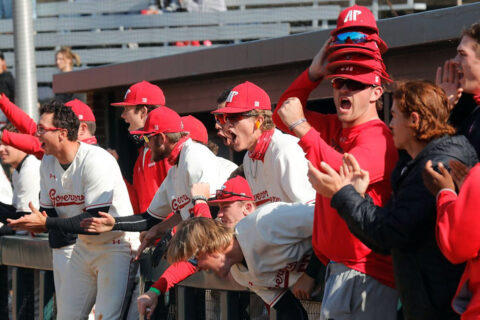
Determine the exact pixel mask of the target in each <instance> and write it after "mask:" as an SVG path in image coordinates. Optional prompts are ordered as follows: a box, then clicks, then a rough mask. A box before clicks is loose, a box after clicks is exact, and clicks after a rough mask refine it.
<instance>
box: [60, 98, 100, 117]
mask: <svg viewBox="0 0 480 320" xmlns="http://www.w3.org/2000/svg"><path fill="white" fill-rule="evenodd" d="M65 106H67V107H70V108H72V111H73V112H74V113H75V114H76V115H77V118H78V120H80V121H93V122H95V116H94V115H93V112H92V109H91V108H90V107H89V106H88V105H86V104H85V103H83V102H82V101H80V100H78V99H74V100H70V101H68V102H66V103H65Z"/></svg>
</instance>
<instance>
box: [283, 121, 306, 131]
mask: <svg viewBox="0 0 480 320" xmlns="http://www.w3.org/2000/svg"><path fill="white" fill-rule="evenodd" d="M304 122H307V119H305V118H302V119H300V120H297V121H295V122H294V123H292V124H291V125H290V126H288V130H290V131H293V129H295V127H297V126H298V125H300V124H302V123H304Z"/></svg>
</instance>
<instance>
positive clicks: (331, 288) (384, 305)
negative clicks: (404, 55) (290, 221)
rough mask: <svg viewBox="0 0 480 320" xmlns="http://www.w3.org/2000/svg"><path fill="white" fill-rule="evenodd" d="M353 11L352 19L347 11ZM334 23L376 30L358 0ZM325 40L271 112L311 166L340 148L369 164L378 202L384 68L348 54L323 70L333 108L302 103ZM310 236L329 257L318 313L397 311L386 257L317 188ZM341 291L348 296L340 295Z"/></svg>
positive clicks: (384, 171) (385, 167)
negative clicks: (350, 227) (329, 81)
mask: <svg viewBox="0 0 480 320" xmlns="http://www.w3.org/2000/svg"><path fill="white" fill-rule="evenodd" d="M355 11H357V13H355V15H356V17H358V19H349V18H348V19H347V17H351V16H352V14H353V13H354V12H355ZM337 26H338V27H337V29H336V30H335V31H336V32H341V31H342V30H348V28H349V27H350V28H352V27H359V28H363V29H362V30H372V32H374V31H375V30H376V32H378V28H377V25H376V22H375V18H374V17H373V14H372V13H371V12H370V11H369V10H368V9H367V8H365V7H361V6H354V7H349V8H347V9H345V10H343V11H342V12H341V13H340V15H339V18H338V22H337ZM329 44H330V42H329V41H327V42H326V44H325V45H324V47H323V48H322V49H321V50H320V51H319V53H318V54H317V55H316V56H315V58H314V59H313V61H312V63H311V65H310V67H309V68H308V69H307V70H306V71H304V72H303V73H302V74H301V75H300V76H299V77H298V78H297V79H296V80H295V81H294V82H293V83H292V84H291V85H290V87H289V88H288V89H287V90H286V91H285V92H284V93H283V94H282V96H281V98H280V100H279V102H278V104H277V106H278V107H277V109H276V110H275V113H274V116H273V119H274V121H275V124H276V125H277V126H278V127H279V128H280V129H282V130H284V131H285V132H292V133H293V134H294V135H295V136H297V137H298V138H300V141H299V144H300V146H301V147H302V149H303V150H304V151H305V153H306V154H307V158H308V160H309V161H310V162H311V163H312V164H313V165H314V166H315V167H317V168H319V167H320V163H321V162H322V161H324V162H326V163H328V164H329V165H330V166H332V167H333V168H334V169H335V170H337V169H338V168H339V167H340V165H341V163H342V156H343V153H344V152H348V153H351V154H353V155H354V156H355V157H356V158H357V159H358V161H359V162H360V164H361V167H362V168H364V169H365V170H367V171H369V172H370V177H371V178H372V180H371V181H370V187H369V189H368V194H369V195H370V197H371V198H372V199H373V201H374V203H375V204H376V205H379V206H382V205H383V204H385V203H386V201H387V200H388V199H389V197H390V194H391V187H390V180H389V179H390V178H389V177H390V174H391V173H392V171H393V168H394V166H395V163H396V162H397V159H398V154H397V150H396V149H395V146H394V143H393V139H392V134H391V132H390V130H389V128H388V127H387V125H386V124H385V123H384V122H383V121H381V120H380V119H379V116H378V113H377V108H376V101H377V100H379V99H380V97H381V96H382V94H383V89H382V87H381V86H380V84H381V80H380V79H382V77H383V76H384V73H383V72H380V71H379V70H371V69H363V68H360V67H358V66H357V65H354V64H348V62H347V64H345V65H342V67H339V68H337V69H336V70H335V71H333V72H332V73H331V74H329V75H328V76H329V77H332V79H333V80H332V87H333V99H334V102H335V106H336V111H337V114H336V115H328V114H320V113H317V112H313V111H310V110H307V109H306V102H307V99H308V96H309V94H310V93H311V92H312V91H313V90H314V89H315V88H316V87H317V86H318V85H319V84H320V83H321V82H322V80H323V79H324V78H325V76H327V68H326V66H325V65H324V61H327V48H328V46H329ZM385 73H386V72H385ZM312 239H313V240H312V242H313V248H314V252H315V255H316V257H317V258H318V259H319V260H320V261H321V262H322V263H323V264H325V265H328V266H327V277H326V280H325V282H326V284H325V294H324V297H323V302H322V311H321V317H320V318H321V319H322V320H323V319H329V318H333V319H344V317H345V308H347V310H348V312H349V314H348V317H350V318H355V319H373V318H382V319H396V316H397V315H396V309H397V302H398V294H397V292H396V290H394V286H395V281H394V277H393V266H392V261H391V257H389V256H385V255H382V254H378V253H375V252H373V251H372V250H371V249H370V248H368V247H367V246H366V245H364V244H363V243H362V242H361V241H360V240H359V239H357V238H356V237H355V236H353V234H352V233H351V232H350V231H349V230H348V227H347V225H346V224H345V222H344V221H343V220H342V219H341V218H340V217H339V216H338V215H337V213H336V211H335V210H334V209H332V207H331V206H330V199H327V198H325V197H323V196H321V195H319V194H317V197H316V207H315V222H314V226H313V237H312ZM338 239H342V241H339V240H338ZM315 260H316V259H312V261H315ZM352 292H353V293H354V294H352ZM360 292H365V293H362V294H360ZM344 295H348V297H350V298H349V299H343V296H344ZM351 306H353V307H351Z"/></svg>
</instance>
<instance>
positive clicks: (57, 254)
mask: <svg viewBox="0 0 480 320" xmlns="http://www.w3.org/2000/svg"><path fill="white" fill-rule="evenodd" d="M65 106H68V107H70V108H71V109H72V111H73V112H74V113H75V115H76V116H77V117H78V119H79V121H80V125H79V129H78V139H79V140H80V141H82V142H84V143H87V144H93V145H95V144H97V139H96V137H95V130H96V125H95V116H94V114H93V112H92V110H91V109H90V107H89V106H88V105H86V104H85V103H83V102H82V101H80V100H78V99H75V100H71V101H69V102H67V103H66V104H65ZM0 108H1V109H2V111H3V112H4V113H5V114H6V115H7V117H8V119H9V120H10V121H12V123H13V124H14V125H15V126H16V128H17V130H19V131H21V132H23V133H19V132H18V131H17V130H12V131H10V130H3V133H2V135H1V136H2V137H1V138H2V139H1V141H2V143H3V144H5V145H11V146H12V147H14V148H17V149H19V150H21V151H23V152H25V153H27V154H32V155H35V156H36V157H37V158H38V159H42V158H43V155H44V150H43V148H42V143H41V141H40V140H39V139H38V137H37V136H36V135H35V134H36V133H37V129H38V127H37V124H36V123H35V122H34V121H33V119H32V118H30V117H29V116H28V114H26V113H25V112H24V111H23V110H22V109H20V108H19V107H17V106H16V105H15V104H13V103H12V102H11V101H10V100H8V98H6V97H5V96H1V98H0ZM22 198H23V197H22ZM32 199H33V198H32V197H25V200H26V201H31V200H32ZM34 206H35V208H38V204H35V202H34ZM23 207H24V208H26V209H28V210H27V211H28V212H30V209H29V208H28V203H27V205H23ZM19 217H20V216H12V217H10V218H12V219H17V218H19ZM76 238H77V236H76V235H75V234H71V233H68V232H64V231H61V230H50V231H49V233H48V239H49V245H50V247H51V248H52V258H53V266H54V268H53V270H54V272H53V273H54V282H55V290H56V292H57V301H58V300H61V298H62V297H61V296H60V295H58V293H59V292H60V286H61V282H62V279H63V278H64V277H65V271H66V269H67V268H66V266H67V264H68V261H69V260H70V257H71V254H72V250H73V245H74V243H75V240H76Z"/></svg>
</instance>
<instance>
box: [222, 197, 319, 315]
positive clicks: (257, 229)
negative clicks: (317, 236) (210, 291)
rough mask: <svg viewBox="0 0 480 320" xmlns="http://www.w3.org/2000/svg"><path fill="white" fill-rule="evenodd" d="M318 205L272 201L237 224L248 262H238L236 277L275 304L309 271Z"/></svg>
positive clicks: (240, 241) (237, 231)
mask: <svg viewBox="0 0 480 320" xmlns="http://www.w3.org/2000/svg"><path fill="white" fill-rule="evenodd" d="M313 210H314V205H310V204H302V203H284V202H277V203H268V204H265V205H263V206H261V207H260V208H258V209H257V210H255V211H254V212H253V213H251V214H249V215H248V216H246V217H245V218H243V219H242V220H240V222H238V223H237V225H236V226H235V232H236V235H235V237H236V239H237V241H238V243H239V245H240V248H241V249H242V252H243V256H244V259H245V261H246V264H247V266H246V267H245V265H244V264H241V263H239V264H235V265H234V266H233V267H232V268H231V269H230V273H231V275H232V277H233V279H234V280H235V281H236V282H238V283H239V284H240V285H242V286H245V287H247V288H249V289H250V290H252V291H253V292H255V293H256V294H257V295H258V296H260V297H261V298H262V299H263V301H265V303H267V304H269V305H270V306H273V305H274V304H275V303H276V302H277V301H278V300H279V299H280V298H281V297H282V296H283V294H284V293H285V292H286V290H288V288H289V287H292V286H293V285H294V284H295V283H296V282H297V280H298V278H299V277H300V276H301V275H302V273H303V272H305V270H306V268H307V265H308V263H309V261H310V258H311V255H312V225H313Z"/></svg>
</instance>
